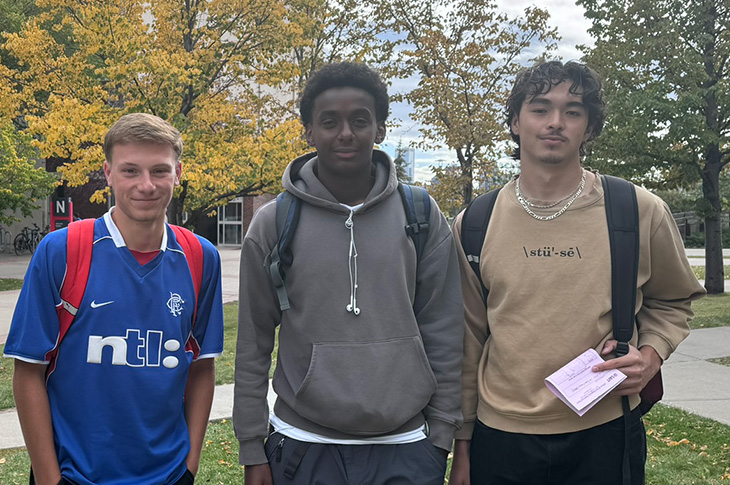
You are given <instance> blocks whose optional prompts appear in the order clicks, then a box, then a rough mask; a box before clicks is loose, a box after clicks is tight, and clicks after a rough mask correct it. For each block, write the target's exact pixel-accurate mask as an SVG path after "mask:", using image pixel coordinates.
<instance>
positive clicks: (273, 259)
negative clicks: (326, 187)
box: [264, 183, 431, 311]
mask: <svg viewBox="0 0 730 485" xmlns="http://www.w3.org/2000/svg"><path fill="white" fill-rule="evenodd" d="M398 192H399V193H400V196H401V201H402V202H403V208H404V209H405V213H406V221H407V222H408V224H406V226H405V231H406V234H407V235H408V237H410V238H411V239H412V240H413V244H414V246H415V248H416V257H417V260H418V261H420V260H421V254H422V253H423V248H424V247H425V246H426V239H427V238H428V229H429V218H430V215H431V198H430V197H429V195H428V192H426V189H424V188H423V187H417V186H413V185H407V184H403V183H398ZM301 207H302V201H301V199H299V198H298V197H295V196H294V195H292V194H291V193H290V192H286V191H285V192H282V193H280V194H279V195H278V196H277V197H276V235H277V237H278V242H277V243H276V245H274V247H273V249H272V250H271V252H270V253H269V254H268V256H266V259H265V261H264V267H265V268H266V269H267V270H268V273H269V275H270V276H271V282H272V284H273V285H274V289H275V290H276V295H277V297H278V299H279V308H280V309H281V311H284V310H288V309H289V308H290V305H289V297H288V296H287V293H286V270H287V268H288V267H289V266H291V263H292V260H293V256H292V253H291V242H292V240H293V239H294V233H295V231H296V229H297V224H298V223H299V212H300V210H301Z"/></svg>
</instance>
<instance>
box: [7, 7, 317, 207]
mask: <svg viewBox="0 0 730 485" xmlns="http://www.w3.org/2000/svg"><path fill="white" fill-rule="evenodd" d="M37 4H38V6H39V7H40V8H41V9H42V12H41V13H40V14H39V15H38V16H36V17H33V18H31V19H30V20H29V21H28V22H27V23H26V24H25V25H24V27H23V28H22V29H21V30H20V31H19V32H18V33H14V34H7V35H6V36H5V39H4V49H5V50H6V51H7V52H8V53H9V54H10V55H12V56H13V57H14V58H15V59H17V64H18V66H17V68H15V69H11V68H8V67H5V66H0V113H7V114H8V115H11V116H22V117H23V118H24V119H25V121H26V122H27V124H28V133H29V134H31V135H33V136H34V137H35V141H34V145H35V147H36V148H37V149H38V151H39V153H40V155H41V156H42V157H45V158H50V157H57V158H61V159H64V160H66V164H65V165H64V166H62V167H61V168H60V169H59V171H60V172H61V173H62V176H63V179H64V181H65V182H66V183H68V184H69V185H71V186H78V185H83V184H85V183H87V182H88V180H89V174H91V173H92V172H95V171H98V170H100V169H101V168H102V163H103V159H104V155H103V152H102V149H101V145H102V142H103V137H104V134H105V133H106V130H107V129H108V127H109V126H110V125H111V124H112V123H113V122H114V121H115V120H116V119H118V118H119V117H120V116H121V115H123V114H125V113H129V112H140V111H142V112H148V113H152V114H155V115H157V116H160V117H161V118H163V119H166V120H168V121H169V122H170V123H172V124H173V125H174V126H175V127H176V128H178V129H179V130H180V132H181V133H182V135H183V139H184V142H185V148H184V153H183V162H184V177H183V187H182V189H181V190H180V191H178V192H177V193H176V194H177V195H176V200H175V201H173V204H172V207H174V210H173V211H172V212H171V215H172V216H173V217H174V218H176V217H177V216H180V215H181V214H182V211H183V209H184V210H186V211H188V213H189V214H191V213H192V214H203V213H206V212H209V211H211V210H212V209H213V208H215V207H216V206H218V205H221V204H224V203H225V202H227V201H228V200H230V199H231V198H234V197H236V196H240V195H246V194H256V193H260V192H261V191H275V190H278V184H279V179H280V177H281V174H282V172H283V169H284V167H285V165H286V163H287V162H288V161H290V160H291V159H292V158H293V157H294V156H295V155H298V154H300V153H301V152H302V151H303V150H304V149H305V145H304V142H303V140H302V138H301V128H300V127H299V125H298V123H297V122H295V121H293V119H292V118H293V117H292V116H291V114H290V113H291V109H290V106H288V105H287V103H271V99H272V96H273V97H276V96H277V94H276V92H273V91H272V90H270V89H268V90H267V89H266V88H265V87H263V89H262V82H265V83H267V84H268V85H277V84H278V85H283V86H285V85H287V82H288V79H287V76H288V77H289V78H292V77H293V76H295V75H298V73H299V71H298V68H296V67H292V63H291V60H290V59H291V55H290V53H291V50H292V46H293V45H305V44H307V43H308V42H309V41H308V40H306V39H303V38H302V37H301V35H302V29H301V27H299V26H298V25H293V24H292V23H291V22H290V21H289V20H288V16H289V15H291V14H292V11H291V8H290V7H289V5H288V2H285V1H284V0H206V1H202V0H201V1H190V2H178V1H172V0H154V1H151V2H150V1H138V0H121V1H120V0H115V1H111V0H96V1H70V0H38V2H37ZM287 59H289V60H288V61H286V62H285V60H287ZM279 65H281V66H283V68H282V69H278V68H277V66H279ZM272 93H274V94H273V95H272ZM279 96H281V95H280V94H279ZM284 97H285V98H286V99H288V100H290V99H291V98H293V96H292V95H291V94H288V95H285V96H284ZM107 193H108V191H106V190H104V191H100V192H98V193H97V194H95V195H94V196H93V198H92V200H95V201H102V200H104V198H105V197H106V195H107ZM183 206H184V207H183ZM193 217H195V216H193ZM178 220H179V219H178Z"/></svg>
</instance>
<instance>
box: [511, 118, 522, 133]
mask: <svg viewBox="0 0 730 485" xmlns="http://www.w3.org/2000/svg"><path fill="white" fill-rule="evenodd" d="M509 129H510V131H511V132H512V134H513V135H517V136H520V119H519V117H518V115H515V116H514V117H513V118H512V123H510V124H509Z"/></svg>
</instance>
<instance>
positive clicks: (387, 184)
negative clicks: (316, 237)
mask: <svg viewBox="0 0 730 485" xmlns="http://www.w3.org/2000/svg"><path fill="white" fill-rule="evenodd" d="M316 163H317V153H316V152H311V153H307V154H306V155H302V156H300V157H298V158H296V159H295V160H294V161H293V162H291V163H290V164H289V166H287V167H286V170H285V171H284V176H283V177H282V184H283V186H284V189H285V190H287V191H288V192H291V193H292V195H295V196H297V197H299V198H300V199H302V200H303V201H305V202H307V203H308V204H312V205H314V206H319V207H323V208H326V209H329V210H332V211H335V212H342V213H347V212H348V210H347V208H345V207H344V206H342V205H341V204H340V202H339V201H338V200H337V199H335V197H334V196H333V195H332V194H331V193H330V191H329V190H327V188H326V187H325V186H324V185H322V182H320V181H319V178H317V175H316V174H315V171H314V167H315V165H316ZM372 164H373V171H372V175H373V177H374V178H375V182H374V184H373V187H372V189H370V193H368V195H367V197H366V198H365V201H364V202H363V205H362V207H361V208H360V209H358V210H357V212H358V213H363V212H367V211H368V210H369V209H370V208H372V207H374V206H375V205H377V204H378V203H379V202H380V201H382V200H383V199H386V198H387V197H388V196H390V195H391V194H392V193H393V192H394V191H395V190H396V189H397V188H398V179H397V177H396V170H395V165H394V164H393V161H392V160H391V159H390V157H389V156H388V154H387V153H385V152H384V151H381V150H373V159H372Z"/></svg>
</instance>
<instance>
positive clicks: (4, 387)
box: [0, 345, 15, 483]
mask: <svg viewBox="0 0 730 485" xmlns="http://www.w3.org/2000/svg"><path fill="white" fill-rule="evenodd" d="M4 350H5V345H0V410H3V409H8V408H13V407H15V401H13V361H14V360H15V359H6V358H4V357H2V355H3V351H4ZM0 483H2V482H0Z"/></svg>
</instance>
